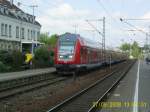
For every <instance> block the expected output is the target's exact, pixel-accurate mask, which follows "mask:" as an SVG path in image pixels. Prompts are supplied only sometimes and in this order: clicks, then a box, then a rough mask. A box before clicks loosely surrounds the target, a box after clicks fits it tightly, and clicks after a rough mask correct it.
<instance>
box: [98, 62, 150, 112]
mask: <svg viewBox="0 0 150 112" xmlns="http://www.w3.org/2000/svg"><path fill="white" fill-rule="evenodd" d="M104 103H105V106H103V108H102V110H98V109H97V112H150V65H147V64H146V63H145V62H144V61H142V60H140V61H137V62H136V63H135V64H134V66H133V67H132V68H131V70H130V71H129V72H128V74H127V75H126V76H125V77H124V78H123V80H122V81H121V82H120V83H119V85H118V86H117V87H116V89H115V90H114V91H113V92H112V93H111V94H110V96H109V98H108V100H107V102H104ZM104 103H103V104H104ZM101 104H102V103H101Z"/></svg>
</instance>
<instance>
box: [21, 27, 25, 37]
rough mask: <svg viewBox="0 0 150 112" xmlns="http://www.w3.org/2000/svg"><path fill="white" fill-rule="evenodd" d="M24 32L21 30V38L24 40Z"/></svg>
mask: <svg viewBox="0 0 150 112" xmlns="http://www.w3.org/2000/svg"><path fill="white" fill-rule="evenodd" d="M24 35H25V31H24V28H21V38H22V39H24Z"/></svg>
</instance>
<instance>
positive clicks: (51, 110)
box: [47, 65, 132, 112]
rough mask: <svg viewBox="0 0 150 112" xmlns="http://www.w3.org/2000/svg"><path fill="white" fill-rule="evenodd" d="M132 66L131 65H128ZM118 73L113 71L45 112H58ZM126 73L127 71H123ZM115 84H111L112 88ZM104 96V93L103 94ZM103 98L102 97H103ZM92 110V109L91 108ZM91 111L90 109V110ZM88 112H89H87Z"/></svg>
mask: <svg viewBox="0 0 150 112" xmlns="http://www.w3.org/2000/svg"><path fill="white" fill-rule="evenodd" d="M130 66H132V65H130ZM118 71H119V69H117V70H114V71H113V72H112V73H110V74H108V75H106V76H105V77H103V78H102V79H100V80H98V81H96V82H95V83H93V84H91V85H90V86H88V87H87V88H85V89H83V90H81V91H79V92H77V93H76V94H74V95H73V96H71V97H69V98H67V99H66V100H64V101H62V102H61V103H60V104H58V105H56V106H54V107H52V108H51V109H50V110H48V111H47V112H55V111H58V110H59V109H60V108H61V107H63V106H64V105H65V104H68V103H69V102H71V101H72V100H74V99H76V98H78V97H79V96H81V95H82V94H84V93H86V92H87V91H88V90H90V89H91V88H93V87H95V86H96V85H98V84H99V83H101V82H102V81H104V80H105V79H107V78H108V77H110V76H112V75H113V74H115V73H117V72H118ZM125 71H126V72H127V70H125ZM114 85H115V84H113V86H114ZM107 92H108V91H107ZM105 94H106V93H105ZM103 96H104V95H103ZM92 108H93V107H92ZM90 110H91V109H90ZM89 112H90V111H89Z"/></svg>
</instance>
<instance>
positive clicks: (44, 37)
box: [39, 33, 49, 44]
mask: <svg viewBox="0 0 150 112" xmlns="http://www.w3.org/2000/svg"><path fill="white" fill-rule="evenodd" d="M48 39H49V36H48V34H47V33H42V34H40V39H39V41H40V42H41V43H44V44H48Z"/></svg>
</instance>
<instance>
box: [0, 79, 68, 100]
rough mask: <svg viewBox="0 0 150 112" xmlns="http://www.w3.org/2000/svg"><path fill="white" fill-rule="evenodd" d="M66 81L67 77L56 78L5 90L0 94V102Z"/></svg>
mask: <svg viewBox="0 0 150 112" xmlns="http://www.w3.org/2000/svg"><path fill="white" fill-rule="evenodd" d="M67 79H68V78H67V77H62V78H58V77H57V78H53V79H49V80H43V81H40V82H38V83H34V84H28V85H23V86H19V87H15V88H13V89H12V88H11V89H7V90H4V91H1V92H0V100H2V99H4V98H8V97H11V96H15V95H18V94H22V93H25V92H29V91H33V90H35V89H38V88H41V87H45V86H48V85H52V84H55V83H57V82H60V81H64V80H67ZM45 81H46V82H45Z"/></svg>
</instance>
